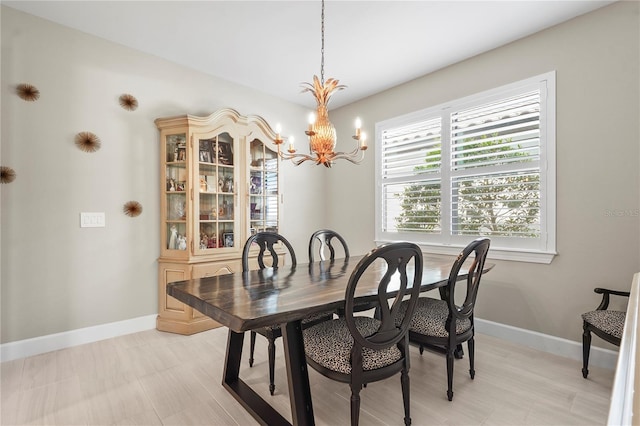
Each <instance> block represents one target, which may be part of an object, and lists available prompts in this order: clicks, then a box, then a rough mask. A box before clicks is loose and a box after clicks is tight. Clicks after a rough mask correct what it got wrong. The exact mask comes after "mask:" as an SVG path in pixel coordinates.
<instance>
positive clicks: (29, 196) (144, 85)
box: [0, 6, 324, 343]
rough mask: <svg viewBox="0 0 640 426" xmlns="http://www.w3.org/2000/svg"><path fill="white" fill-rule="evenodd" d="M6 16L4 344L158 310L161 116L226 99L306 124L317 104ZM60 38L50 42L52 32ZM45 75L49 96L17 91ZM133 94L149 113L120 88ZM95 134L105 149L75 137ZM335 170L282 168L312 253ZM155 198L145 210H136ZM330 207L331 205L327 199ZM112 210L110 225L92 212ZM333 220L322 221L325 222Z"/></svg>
mask: <svg viewBox="0 0 640 426" xmlns="http://www.w3.org/2000/svg"><path fill="white" fill-rule="evenodd" d="M0 10H1V13H2V93H1V94H2V146H1V158H0V160H1V164H2V165H3V166H10V167H12V168H13V169H15V170H16V172H17V179H16V180H15V181H14V182H13V183H11V184H9V185H2V186H1V187H0V191H1V211H0V215H1V228H0V229H1V269H2V272H1V280H2V282H1V298H2V300H1V303H2V304H1V323H2V326H1V327H2V329H1V334H2V336H1V337H2V339H1V341H2V342H3V343H5V342H12V341H17V340H22V339H27V338H31V337H37V336H44V335H49V334H52V333H57V332H63V331H68V330H74V329H78V328H82V327H88V326H93V325H99V324H106V323H110V322H115V321H119V320H125V319H130V318H137V317H141V316H145V315H152V314H154V313H156V312H157V294H156V286H157V284H156V281H157V265H156V259H157V257H158V255H159V244H160V242H159V237H158V232H159V226H160V225H159V218H158V215H159V211H158V209H159V204H160V201H159V189H158V188H159V183H158V176H159V165H158V163H159V137H158V130H157V129H156V127H155V125H154V122H153V121H154V119H156V118H158V117H166V116H171V115H177V114H184V113H189V114H194V115H205V114H210V113H212V112H214V111H215V110H217V109H219V108H223V107H231V108H235V109H236V110H238V111H239V112H240V113H242V114H259V115H262V116H263V117H264V118H265V119H266V120H267V121H269V122H270V123H272V125H275V123H276V122H281V123H282V126H283V128H286V129H290V131H292V132H294V133H299V134H303V132H304V129H305V127H306V122H307V118H306V116H307V111H306V110H305V109H303V108H301V107H298V106H294V105H292V104H290V103H288V102H284V101H282V100H279V99H276V98H273V97H270V96H267V95H264V94H262V93H258V92H256V91H254V90H250V89H247V88H245V87H241V86H238V85H235V84H231V83H228V82H226V81H223V80H220V79H216V78H213V77H210V76H207V75H205V74H202V73H199V72H195V71H191V70H188V69H186V68H183V67H180V66H177V65H175V64H172V63H169V62H167V61H164V60H161V59H159V58H157V57H154V56H150V55H146V54H142V53H140V52H137V51H134V50H131V49H128V48H125V47H123V46H120V45H117V44H114V43H111V42H107V41H104V40H101V39H98V38H95V37H92V36H89V35H86V34H83V33H80V32H78V31H75V30H71V29H68V28H65V27H62V26H59V25H56V24H53V23H51V22H48V21H45V20H42V19H39V18H36V17H33V16H31V15H27V14H24V13H21V12H18V11H16V10H14V9H10V8H7V7H4V6H3V7H2V8H0ZM45 41H46V42H45ZM19 83H31V84H33V85H35V86H36V87H37V88H38V89H39V90H40V92H41V97H40V99H39V100H38V101H37V102H25V101H23V100H21V99H20V98H18V97H17V96H16V95H15V86H16V85H17V84H19ZM122 93H132V94H133V95H134V96H136V97H137V98H138V100H139V102H140V107H139V108H138V109H137V110H136V111H135V112H127V111H125V110H123V109H122V108H120V106H119V104H118V97H119V96H120V95H121V94H122ZM80 131H91V132H93V133H95V134H97V135H98V136H99V137H100V138H101V140H102V148H101V149H100V150H99V151H98V152H97V153H94V154H87V153H84V152H81V151H80V150H78V149H77V148H76V147H75V146H74V142H73V138H74V135H75V134H76V133H78V132H80ZM321 172H322V171H320V170H316V169H313V168H310V167H307V168H298V169H294V167H293V166H292V165H291V164H289V163H287V164H283V167H282V178H283V179H282V182H281V184H282V188H283V193H284V204H283V205H282V210H283V213H282V219H283V225H282V227H281V230H282V232H283V233H284V234H285V235H287V236H288V237H290V239H291V241H292V243H293V245H294V247H295V249H296V252H298V253H301V255H302V256H303V258H306V252H307V243H308V238H309V235H310V234H311V232H312V231H313V229H311V225H310V224H321V223H322V222H323V220H324V219H323V211H322V210H323V209H324V207H323V206H324V203H322V202H321V201H320V200H318V199H317V194H318V193H321V192H322V190H321V183H322V182H321V181H322V179H323V175H322V174H321ZM129 200H137V201H139V202H140V203H142V205H143V208H144V211H143V213H142V215H141V216H139V217H137V218H133V219H132V218H129V217H127V216H125V215H124V214H122V206H123V204H124V203H125V202H127V201H129ZM318 206H319V207H318ZM82 211H88V212H105V213H106V228H95V229H91V228H82V229H81V228H80V227H79V223H80V219H79V213H80V212H82ZM319 226H320V225H319Z"/></svg>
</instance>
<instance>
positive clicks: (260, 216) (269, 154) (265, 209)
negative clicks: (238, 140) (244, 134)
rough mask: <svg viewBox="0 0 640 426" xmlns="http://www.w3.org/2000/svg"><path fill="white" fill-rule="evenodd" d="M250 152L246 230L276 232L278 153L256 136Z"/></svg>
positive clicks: (252, 232)
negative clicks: (247, 223) (247, 226)
mask: <svg viewBox="0 0 640 426" xmlns="http://www.w3.org/2000/svg"><path fill="white" fill-rule="evenodd" d="M249 152H250V156H251V160H250V161H251V162H250V164H249V206H248V207H249V233H250V234H251V235H253V234H254V233H256V232H261V231H272V232H278V191H279V185H278V155H277V152H276V151H273V150H272V149H270V148H269V147H267V145H266V144H264V143H263V142H262V141H260V140H259V139H254V140H252V141H251V143H250V147H249Z"/></svg>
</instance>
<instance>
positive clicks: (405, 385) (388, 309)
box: [303, 242, 422, 425]
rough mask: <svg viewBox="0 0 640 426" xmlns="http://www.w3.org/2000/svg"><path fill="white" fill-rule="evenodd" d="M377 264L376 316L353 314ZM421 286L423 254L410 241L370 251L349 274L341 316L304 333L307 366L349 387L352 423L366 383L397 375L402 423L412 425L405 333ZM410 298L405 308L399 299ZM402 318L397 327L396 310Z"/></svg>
mask: <svg viewBox="0 0 640 426" xmlns="http://www.w3.org/2000/svg"><path fill="white" fill-rule="evenodd" d="M379 262H381V263H382V264H383V265H386V272H385V273H384V275H383V276H382V278H381V279H380V282H379V285H378V287H377V288H378V292H377V299H378V304H379V305H380V309H379V311H380V314H379V318H376V317H374V316H366V315H363V314H362V313H360V314H358V315H357V316H356V315H354V312H355V309H354V307H355V306H356V303H357V300H356V298H355V294H356V288H357V286H358V284H359V283H360V282H363V281H366V280H371V278H370V275H368V274H367V270H368V269H369V267H371V265H374V264H378V263H379ZM421 282H422V252H421V251H420V248H419V247H418V246H417V245H415V244H413V243H406V242H401V243H392V244H387V245H383V246H380V247H377V248H375V249H373V250H372V251H371V252H369V253H368V254H367V255H365V256H364V257H363V258H362V259H361V260H360V262H359V263H358V264H357V265H356V267H355V269H354V270H353V272H352V273H351V276H350V278H349V282H348V284H347V289H346V291H345V315H344V316H342V317H339V318H337V319H333V320H331V321H325V322H322V323H319V324H316V325H314V326H312V327H309V328H307V329H305V330H303V337H304V348H305V354H306V359H307V364H308V365H310V366H311V367H312V368H314V369H315V370H316V371H318V372H319V373H320V374H322V375H324V376H326V377H328V378H330V379H333V380H336V381H339V382H343V383H349V385H350V387H351V425H357V424H358V421H359V417H360V391H361V390H362V388H363V386H364V385H365V384H367V383H370V382H375V381H378V380H383V379H386V378H388V377H391V376H393V375H395V374H397V373H400V381H401V385H402V399H403V402H404V416H405V417H404V423H405V425H408V424H411V417H410V410H409V405H410V395H409V342H408V338H407V331H408V329H409V322H410V319H411V314H412V313H413V310H414V308H415V306H416V302H417V300H418V294H419V292H420V285H421ZM408 294H410V299H408V301H407V302H406V304H404V305H403V302H402V300H403V298H404V297H405V296H407V295H408ZM401 305H403V306H405V308H406V313H407V315H406V316H405V318H404V320H400V321H399V322H398V325H396V323H397V317H398V316H399V315H400V306H401Z"/></svg>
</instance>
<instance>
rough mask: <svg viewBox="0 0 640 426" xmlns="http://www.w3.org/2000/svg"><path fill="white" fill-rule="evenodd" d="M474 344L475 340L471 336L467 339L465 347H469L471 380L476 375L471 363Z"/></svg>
mask: <svg viewBox="0 0 640 426" xmlns="http://www.w3.org/2000/svg"><path fill="white" fill-rule="evenodd" d="M475 346H476V345H475V341H474V340H473V337H471V339H469V341H468V342H467V347H468V348H469V375H470V376H471V380H473V378H474V377H475V375H476V370H475V368H474V365H473V355H474V351H475Z"/></svg>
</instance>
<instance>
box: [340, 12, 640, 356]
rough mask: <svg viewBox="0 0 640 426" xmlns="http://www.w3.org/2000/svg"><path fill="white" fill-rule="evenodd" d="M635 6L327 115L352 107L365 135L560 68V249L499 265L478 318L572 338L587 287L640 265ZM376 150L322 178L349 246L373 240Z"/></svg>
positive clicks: (346, 121)
mask: <svg viewBox="0 0 640 426" xmlns="http://www.w3.org/2000/svg"><path fill="white" fill-rule="evenodd" d="M639 6H640V3H638V2H618V3H615V4H613V5H611V6H608V7H605V8H603V9H599V10H597V11H595V12H592V13H589V14H587V15H583V16H581V17H578V18H576V19H574V20H571V21H569V22H566V23H564V24H561V25H558V26H556V27H553V28H551V29H548V30H546V31H543V32H540V33H537V34H535V35H533V36H530V37H527V38H525V39H522V40H519V41H516V42H514V43H511V44H509V45H507V46H504V47H501V48H498V49H495V50H493V51H491V52H488V53H486V54H482V55H479V56H476V57H474V58H471V59H469V60H466V61H464V62H461V63H458V64H456V65H453V66H450V67H448V68H446V69H443V70H441V71H438V72H435V73H433V74H430V75H427V76H424V77H422V78H418V79H416V80H414V81H412V82H409V83H407V84H404V85H401V86H398V87H395V88H393V89H390V90H388V91H385V92H383V93H380V94H378V95H375V96H372V97H370V98H368V99H365V100H363V101H361V102H357V103H354V104H351V105H348V106H346V107H343V108H341V109H340V110H338V111H336V112H334V115H333V116H334V119H335V122H336V125H337V127H338V133H339V134H340V133H345V132H347V134H349V133H348V131H349V129H350V127H351V126H352V124H351V123H352V121H351V120H352V117H355V116H356V115H360V116H361V117H363V119H364V120H365V123H366V127H367V128H366V129H365V130H366V131H367V132H368V133H369V134H370V135H373V133H374V129H375V127H374V126H375V122H376V121H381V120H384V119H388V118H391V117H395V116H398V115H402V114H405V113H408V112H412V111H417V110H420V109H423V108H426V107H429V106H432V105H437V104H441V103H444V102H446V101H448V100H451V99H456V98H460V97H464V96H467V95H471V94H474V93H477V92H481V91H483V90H487V89H491V88H493V87H497V86H501V85H504V84H508V83H511V82H515V81H518V80H521V79H525V78H527V77H532V76H535V75H538V74H541V73H544V72H547V71H552V70H556V71H557V75H556V78H557V80H556V84H557V104H556V105H557V132H556V136H557V139H556V140H557V229H558V231H557V250H558V253H559V254H558V256H556V258H555V259H554V260H553V262H552V263H551V264H550V265H541V264H532V263H522V262H507V261H496V262H495V263H496V264H497V266H496V268H495V269H494V271H492V272H491V273H490V274H488V275H487V276H486V277H485V279H484V282H483V288H482V290H481V291H480V295H479V301H478V308H477V316H478V317H480V318H483V319H486V320H490V321H495V322H499V323H503V324H508V325H512V326H515V327H521V328H525V329H529V330H534V331H538V332H542V333H545V334H549V335H553V336H557V337H562V338H566V339H570V340H574V341H580V339H581V332H582V325H581V324H582V323H581V320H580V313H582V312H584V311H587V310H591V309H593V308H595V306H597V304H598V302H599V301H598V298H597V295H595V294H594V293H593V288H594V287H596V286H610V287H613V288H618V289H628V288H629V286H630V284H631V279H632V277H633V273H634V272H637V271H640V217H638V210H639V209H640V175H639V170H640V128H639V125H640V124H639V116H640V109H639V107H640V95H639V90H640V88H639V84H640V70H639V63H640V58H639V52H640V30H639V28H640V20H639V17H638V11H639ZM415 54H417V55H429V52H426V51H425V52H421V51H416V52H415ZM371 139H373V138H371ZM373 153H374V147H373V142H372V147H371V148H370V151H369V152H368V157H367V159H366V160H365V162H364V163H363V165H362V167H363V168H365V169H366V175H363V174H362V173H361V172H359V171H358V172H357V173H355V172H354V170H355V169H354V168H353V167H351V166H349V165H340V167H334V169H333V170H334V172H332V173H331V174H330V175H329V176H328V177H329V183H330V186H331V187H332V188H333V196H332V198H331V201H332V203H331V205H330V209H329V213H328V218H329V226H331V227H333V228H335V229H336V230H339V231H340V232H343V233H344V234H345V237H346V238H347V240H348V241H349V242H350V244H351V246H352V247H353V250H354V252H356V253H361V252H364V251H366V250H369V249H370V248H371V246H372V240H373V236H374V188H373V185H372V183H373V182H374V181H375V177H374V173H375V172H374V166H375V161H374V156H373ZM344 182H350V184H349V185H344ZM613 211H615V212H625V211H626V212H631V214H624V213H622V214H623V215H622V216H609V215H608V212H613ZM594 340H596V339H594ZM597 340H599V339H597ZM594 344H597V345H601V343H599V342H597V343H596V342H594Z"/></svg>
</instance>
